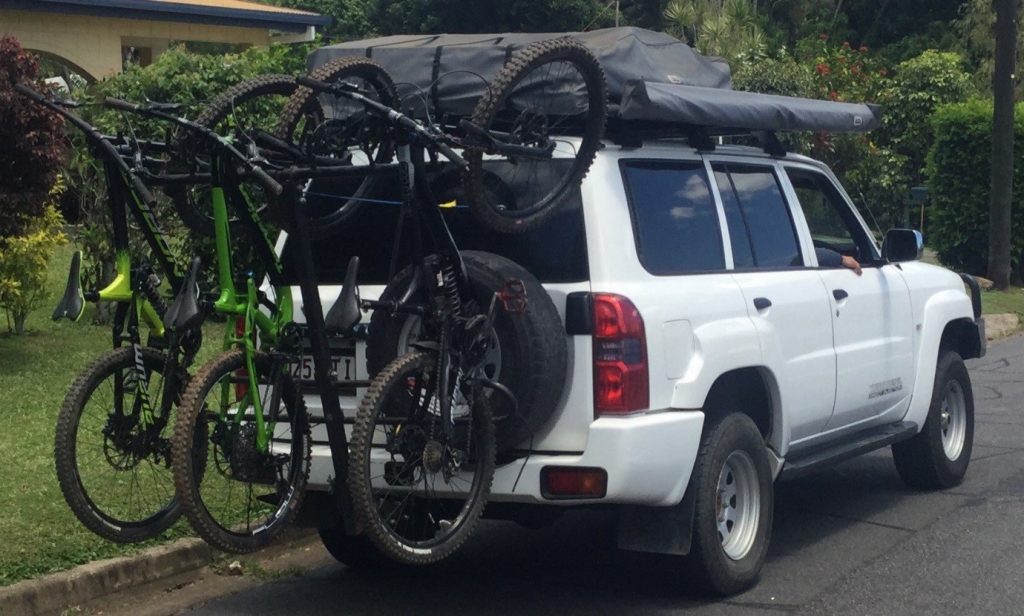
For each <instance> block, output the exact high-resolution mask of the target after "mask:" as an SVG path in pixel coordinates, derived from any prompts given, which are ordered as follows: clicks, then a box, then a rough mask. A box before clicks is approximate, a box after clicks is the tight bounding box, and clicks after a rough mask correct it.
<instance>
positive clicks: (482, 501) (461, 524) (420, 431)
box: [348, 352, 495, 565]
mask: <svg viewBox="0 0 1024 616" xmlns="http://www.w3.org/2000/svg"><path fill="white" fill-rule="evenodd" d="M435 376H436V368H435V364H434V358H433V357H432V356H430V355H428V354H426V353H420V352H416V353H409V354H407V355H403V356H402V357H400V358H398V359H396V360H395V361H393V362H391V363H390V364H389V365H388V366H387V367H386V368H385V369H384V370H382V371H381V372H380V374H378V375H377V376H376V378H374V379H373V382H372V383H371V384H370V387H369V389H368V390H367V392H366V396H365V397H364V398H363V401H362V403H361V404H360V405H359V411H358V413H357V414H356V420H355V425H354V426H353V427H352V440H351V442H350V443H349V475H348V486H349V490H350V491H351V494H352V500H353V503H354V507H355V513H356V516H357V518H358V520H359V521H360V522H361V524H362V525H363V528H364V532H365V533H366V536H367V537H368V538H369V539H370V541H372V542H373V544H374V545H375V546H376V547H377V549H378V550H380V552H381V553H382V554H384V555H386V556H387V557H388V558H391V559H392V560H395V561H397V562H399V563H402V564H406V565H425V564H430V563H434V562H438V561H440V560H443V559H444V558H447V557H448V556H449V555H451V554H452V553H453V552H455V550H457V549H458V548H459V547H460V546H461V545H462V544H463V543H464V542H465V541H466V539H467V538H469V536H470V535H471V534H472V532H473V530H474V529H475V528H476V525H477V523H478V522H479V520H480V516H481V514H482V513H483V510H484V507H485V506H486V505H487V496H488V494H489V493H490V488H491V481H492V480H493V478H494V455H495V452H494V449H495V447H494V423H493V422H492V421H491V412H490V408H489V405H488V403H487V398H486V397H484V396H480V398H479V399H478V400H476V401H468V403H467V407H468V408H467V409H464V410H465V411H467V412H466V414H465V415H462V416H461V419H459V418H456V425H455V428H454V433H453V436H452V439H451V440H450V441H449V442H443V440H444V438H443V437H442V436H440V434H441V427H440V425H439V424H440V422H439V417H438V415H436V414H434V413H433V412H432V410H431V407H430V403H431V402H430V401H431V400H432V399H436V391H435V388H436V380H435V378H434V377H435ZM424 404H426V405H427V406H426V407H424V406H423V405H424ZM469 409H471V410H469ZM454 411H455V409H454V408H453V417H456V415H455V412H454ZM432 445H436V449H434V450H433V452H434V453H433V454H431V453H430V451H431V446H432ZM375 451H376V452H377V455H376V456H374V455H373V454H374V452H375ZM382 459H384V460H387V461H385V462H383V463H382V462H381V460H382ZM431 459H434V460H436V464H437V466H436V467H435V468H433V469H430V468H428V464H429V463H428V462H427V461H429V460H431ZM467 472H471V473H472V478H471V479H466V478H465V473H467ZM375 479H376V480H377V481H376V483H375V482H374V480H375ZM421 481H422V488H420V487H419V486H420V482H421ZM382 483H383V485H382ZM438 491H441V492H444V493H445V494H446V497H442V496H438Z"/></svg>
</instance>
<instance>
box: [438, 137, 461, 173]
mask: <svg viewBox="0 0 1024 616" xmlns="http://www.w3.org/2000/svg"><path fill="white" fill-rule="evenodd" d="M435 145H436V146H437V151H438V152H440V153H441V154H444V157H445V158H447V159H448V160H450V161H451V162H453V163H455V164H456V165H458V166H459V167H468V166H469V163H467V162H466V159H464V158H462V157H461V156H459V155H458V154H457V153H456V152H455V150H453V149H451V148H450V147H448V144H446V143H441V142H440V141H438V142H437V143H436V144H435Z"/></svg>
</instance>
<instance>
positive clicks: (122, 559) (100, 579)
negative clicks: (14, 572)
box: [0, 539, 215, 616]
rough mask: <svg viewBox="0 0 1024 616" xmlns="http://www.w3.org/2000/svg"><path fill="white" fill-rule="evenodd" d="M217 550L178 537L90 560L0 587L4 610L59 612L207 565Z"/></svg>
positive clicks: (7, 614) (9, 613) (9, 614)
mask: <svg viewBox="0 0 1024 616" xmlns="http://www.w3.org/2000/svg"><path fill="white" fill-rule="evenodd" d="M214 555H215V552H214V551H213V550H212V549H211V548H210V546H208V545H206V543H205V542H204V541H202V540H201V539H179V540H177V541H174V542H173V543H170V544H167V545H159V546H156V547H152V548H148V549H146V550H144V551H142V552H140V553H138V554H133V555H131V556H119V557H117V558H110V559H107V560H98V561H95V562H91V563H86V564H84V565H79V566H78V567H75V568H74V569H70V570H68V571H61V572H59V573H51V574H49V575H45V576H43V577H40V578H35V579H32V580H25V581H23V582H18V583H16V584H12V585H10V586H6V587H2V588H0V614H3V615H4V616H22V615H26V616H28V615H34V614H50V613H60V612H61V611H62V610H64V609H66V608H67V607H69V606H74V605H81V604H83V603H86V602H88V601H92V600H94V599H98V598H100V597H103V596H104V595H108V594H110V593H114V592H118V591H121V590H124V589H126V588H131V587H134V586H138V585H140V584H146V583H148V582H154V581H156V580H160V579H163V578H166V577H170V576H173V575H177V574H180V573H185V572H187V571H192V570H195V569H199V568H202V567H205V566H206V565H209V564H210V563H211V562H212V561H213V558H214Z"/></svg>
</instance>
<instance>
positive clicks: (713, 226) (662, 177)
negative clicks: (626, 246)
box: [620, 160, 725, 275]
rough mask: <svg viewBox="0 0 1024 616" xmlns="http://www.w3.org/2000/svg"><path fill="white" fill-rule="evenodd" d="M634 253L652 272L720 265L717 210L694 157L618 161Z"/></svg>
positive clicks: (683, 271)
mask: <svg viewBox="0 0 1024 616" xmlns="http://www.w3.org/2000/svg"><path fill="white" fill-rule="evenodd" d="M620 165H621V169H622V177H623V179H624V180H625V186H626V195H627V197H628V199H629V207H630V210H631V212H632V215H633V227H634V236H635V237H636V250H637V255H638V256H639V257H640V263H641V264H643V266H644V268H645V269H646V270H647V271H649V272H651V273H652V274H655V275H671V274H687V273H694V272H708V271H718V270H724V269H725V250H724V249H723V247H722V232H721V229H720V228H719V225H718V210H717V209H716V207H715V202H714V199H712V197H711V188H710V186H709V185H708V178H707V174H706V173H705V171H704V166H703V165H702V164H701V163H699V162H693V163H678V162H660V161H649V160H646V161H630V160H627V161H622V162H621V163H620Z"/></svg>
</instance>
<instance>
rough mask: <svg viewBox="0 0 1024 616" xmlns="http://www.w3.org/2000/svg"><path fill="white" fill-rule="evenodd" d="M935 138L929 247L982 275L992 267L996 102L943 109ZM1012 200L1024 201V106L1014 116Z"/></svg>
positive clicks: (1017, 253) (1022, 228) (1022, 237)
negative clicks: (991, 193) (991, 195)
mask: <svg viewBox="0 0 1024 616" xmlns="http://www.w3.org/2000/svg"><path fill="white" fill-rule="evenodd" d="M932 132H933V134H934V135H935V138H934V142H933V144H932V147H931V151H930V152H929V154H928V162H927V167H926V175H927V178H928V188H929V197H930V203H929V206H928V218H927V223H926V228H925V231H926V232H927V240H928V244H929V245H930V246H932V247H933V248H935V250H936V251H937V252H938V254H939V259H940V260H941V261H942V262H943V263H944V264H945V265H948V266H950V267H952V268H955V269H959V270H963V271H966V272H968V273H971V274H982V275H984V273H985V271H986V268H987V266H988V229H989V191H990V177H989V175H990V173H991V159H992V101H991V100H984V101H981V100H975V101H969V102H967V103H955V104H949V105H942V106H940V107H938V109H936V110H935V113H934V114H933V115H932ZM1014 134H1015V138H1014V143H1015V145H1014V158H1015V161H1014V165H1013V201H1014V203H1018V204H1019V203H1022V202H1024V201H1022V199H1024V104H1018V105H1017V108H1016V110H1015V118H1014ZM1010 236H1011V260H1012V262H1013V267H1014V271H1017V272H1019V267H1020V265H1021V257H1022V253H1024V208H1021V207H1015V208H1014V209H1013V219H1012V228H1011V234H1010Z"/></svg>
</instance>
